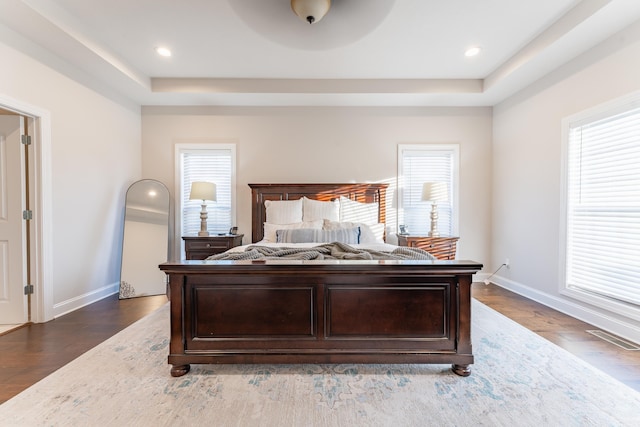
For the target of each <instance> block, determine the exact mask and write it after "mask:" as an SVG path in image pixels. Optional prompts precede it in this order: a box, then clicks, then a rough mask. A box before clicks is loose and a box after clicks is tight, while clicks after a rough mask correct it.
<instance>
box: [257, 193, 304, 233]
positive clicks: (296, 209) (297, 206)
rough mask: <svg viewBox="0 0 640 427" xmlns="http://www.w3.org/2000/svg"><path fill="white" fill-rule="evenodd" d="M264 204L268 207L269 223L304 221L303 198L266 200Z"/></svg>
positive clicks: (266, 211) (266, 210)
mask: <svg viewBox="0 0 640 427" xmlns="http://www.w3.org/2000/svg"><path fill="white" fill-rule="evenodd" d="M264 206H265V208H266V209H265V213H266V215H267V218H266V220H267V222H268V223H269V224H295V223H298V222H302V199H298V200H265V202H264ZM274 241H275V240H274Z"/></svg>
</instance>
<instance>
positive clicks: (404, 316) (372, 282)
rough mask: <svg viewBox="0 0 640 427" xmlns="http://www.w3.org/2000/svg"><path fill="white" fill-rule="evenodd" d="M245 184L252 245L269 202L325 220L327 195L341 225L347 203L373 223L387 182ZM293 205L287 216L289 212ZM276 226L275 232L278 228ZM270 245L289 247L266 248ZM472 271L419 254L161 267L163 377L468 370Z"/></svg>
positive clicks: (260, 234)
mask: <svg viewBox="0 0 640 427" xmlns="http://www.w3.org/2000/svg"><path fill="white" fill-rule="evenodd" d="M250 187H251V197H252V201H251V206H252V214H251V215H252V239H251V240H252V242H251V243H254V244H255V246H260V244H262V243H265V246H266V245H267V244H266V243H269V242H268V240H269V238H273V228H274V227H267V226H266V225H267V224H270V223H269V222H268V217H269V214H270V211H269V209H273V206H274V205H278V206H280V207H281V206H282V205H288V204H290V205H291V206H293V205H295V206H298V205H299V204H300V203H301V202H300V200H303V202H304V203H305V205H304V206H307V205H306V204H309V206H312V207H314V209H313V210H309V212H313V213H314V214H316V215H326V214H325V213H323V212H320V211H318V210H317V209H315V207H318V206H320V207H322V209H325V208H326V207H329V208H330V209H331V211H332V212H331V213H330V215H333V214H334V213H333V212H334V207H333V206H332V205H328V204H327V203H328V202H334V203H340V208H339V209H340V211H339V214H340V215H341V217H340V218H339V219H340V220H342V219H344V217H343V214H344V215H345V216H346V215H347V214H348V210H347V209H346V207H349V208H351V207H354V206H355V207H356V208H362V210H363V211H366V215H371V213H372V210H373V209H375V214H376V215H377V219H376V220H377V221H378V224H384V222H385V215H386V206H385V202H386V187H387V186H386V184H250ZM274 202H292V203H274ZM316 202H317V203H316ZM322 202H324V204H323V203H322ZM322 209H321V210H322ZM286 210H287V209H284V211H286ZM284 211H282V210H281V211H277V212H276V214H277V215H275V216H274V212H275V211H273V210H272V211H271V217H272V220H271V221H272V222H273V218H276V219H278V220H279V221H286V220H289V218H288V217H287V215H289V213H288V212H284ZM325 211H326V209H325ZM283 212H284V213H283ZM293 212H295V215H297V207H296V208H295V209H294V210H293ZM306 212H307V211H305V213H306ZM303 215H304V214H303ZM358 215H359V214H358ZM278 216H280V218H278ZM297 218H298V217H297V216H296V218H295V219H297ZM313 221H317V220H316V219H314V220H313ZM327 221H328V220H327V219H326V218H324V222H323V226H324V225H326V223H327ZM276 222H277V221H276ZM303 222H304V221H303ZM338 222H343V223H348V222H347V221H338ZM280 224H285V223H284V222H280ZM334 225H335V224H334ZM279 227H280V225H279V224H276V227H275V228H276V229H277V230H276V235H277V237H278V238H279V237H282V236H284V235H285V234H286V232H285V231H283V230H288V229H289V228H286V227H285V228H279ZM293 228H296V227H293ZM358 228H360V229H368V231H369V232H370V231H371V230H370V229H369V228H368V227H366V226H363V227H358ZM370 228H371V229H374V228H376V227H375V224H371V227H370ZM314 230H315V231H314V233H324V231H318V229H317V228H316V229H314ZM339 232H340V233H342V232H343V231H339ZM295 233H296V232H295V231H291V232H290V234H291V235H294V234H295ZM349 233H351V231H349ZM376 233H377V232H376ZM267 234H269V235H271V237H270V236H269V235H267ZM374 234H375V233H374ZM325 237H326V236H325ZM369 237H371V236H369ZM374 238H375V239H376V242H374V243H377V240H378V237H376V236H374ZM265 239H266V240H265ZM285 242H286V241H285ZM280 244H282V245H284V246H288V245H289V243H282V242H280V243H278V242H276V244H275V246H278V245H280ZM272 246H274V244H272ZM356 246H357V245H356ZM238 250H240V249H236V251H238ZM481 268H482V265H481V264H479V263H477V262H473V261H460V260H453V261H438V260H424V259H419V260H415V259H392V260H388V259H384V260H381V259H312V260H306V259H302V260H301V259H271V258H269V259H241V260H229V259H218V260H202V261H180V262H167V263H164V264H161V265H160V269H161V270H162V271H164V272H165V273H166V274H167V275H168V278H169V286H168V296H169V299H170V307H171V331H170V332H171V337H170V349H169V358H168V362H169V364H171V365H172V368H171V375H172V376H175V377H177V376H181V375H184V374H186V373H187V372H188V371H189V369H190V365H191V364H210V363H250V364H254V363H276V364H282V363H284V364H291V363H437V364H451V366H452V370H453V372H454V373H456V374H458V375H461V376H467V375H469V374H470V372H471V369H470V365H471V364H472V363H473V353H472V348H471V325H470V321H471V290H470V287H471V281H472V275H473V274H474V273H476V272H477V271H479V270H480V269H481Z"/></svg>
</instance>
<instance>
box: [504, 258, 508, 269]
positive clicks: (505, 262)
mask: <svg viewBox="0 0 640 427" xmlns="http://www.w3.org/2000/svg"><path fill="white" fill-rule="evenodd" d="M504 266H505V267H507V268H509V258H507V259H505V260H504Z"/></svg>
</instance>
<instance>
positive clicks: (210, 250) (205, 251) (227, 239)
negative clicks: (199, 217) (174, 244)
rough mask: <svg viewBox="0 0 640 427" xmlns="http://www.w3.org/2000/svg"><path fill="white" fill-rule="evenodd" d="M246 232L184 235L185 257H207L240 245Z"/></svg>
mask: <svg viewBox="0 0 640 427" xmlns="http://www.w3.org/2000/svg"><path fill="white" fill-rule="evenodd" d="M242 237H244V234H224V235H222V236H218V235H212V236H206V237H202V236H182V240H184V251H185V255H186V258H185V259H205V258H207V257H208V256H211V255H215V254H220V253H222V252H224V251H226V250H228V249H231V248H234V247H236V246H240V245H241V244H242Z"/></svg>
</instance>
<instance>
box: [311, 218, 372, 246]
mask: <svg viewBox="0 0 640 427" xmlns="http://www.w3.org/2000/svg"><path fill="white" fill-rule="evenodd" d="M352 227H360V243H384V224H382V223H376V224H364V223H359V222H336V221H329V220H326V219H325V220H324V221H323V224H322V228H323V229H324V230H339V229H342V228H352Z"/></svg>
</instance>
